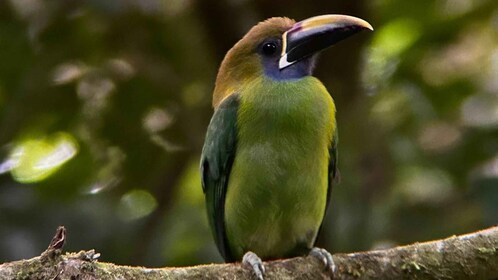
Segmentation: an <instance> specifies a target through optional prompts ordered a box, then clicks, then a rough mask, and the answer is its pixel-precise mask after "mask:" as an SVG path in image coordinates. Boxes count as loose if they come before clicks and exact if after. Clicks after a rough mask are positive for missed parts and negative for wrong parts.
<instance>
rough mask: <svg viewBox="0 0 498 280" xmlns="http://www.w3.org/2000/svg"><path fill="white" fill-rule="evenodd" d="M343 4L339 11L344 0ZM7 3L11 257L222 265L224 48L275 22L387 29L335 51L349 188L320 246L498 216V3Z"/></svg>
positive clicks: (0, 103) (0, 226) (4, 231)
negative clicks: (61, 249) (219, 92)
mask: <svg viewBox="0 0 498 280" xmlns="http://www.w3.org/2000/svg"><path fill="white" fill-rule="evenodd" d="M329 2H330V1H329ZM335 2H336V3H325V4H324V2H323V1H318V0H313V1H306V2H295V3H290V2H289V1H274V2H271V3H270V2H268V1H262V0H258V1H249V0H242V1H233V0H222V1H217V0H205V1H200V0H197V1H196V0H188V1H184V0H170V1H167V0H146V1H138V0H126V1H121V0H109V1H95V0H87V1H83V0H81V1H43V0H22V1H19V0H9V1H2V2H0V116H1V117H0V174H1V175H0V262H4V261H10V260H14V259H20V258H28V257H31V256H34V255H37V254H39V253H40V252H41V251H42V250H43V249H44V248H45V247H46V246H47V245H48V242H49V241H50V238H51V236H52V234H53V232H54V230H55V228H56V226H58V225H65V226H66V227H67V228H68V236H69V237H68V243H67V246H66V249H67V250H80V249H90V248H95V249H96V250H97V251H99V252H101V253H102V257H101V259H102V260H105V261H110V262H117V263H121V264H130V265H147V266H164V265H189V264H198V263H207V262H212V261H220V260H221V259H220V257H219V255H218V253H217V251H216V248H215V246H214V242H213V240H212V238H211V235H210V231H209V229H208V228H207V221H206V217H205V210H204V198H203V194H202V190H201V187H200V182H199V175H198V169H197V164H198V159H199V154H200V150H201V147H202V143H203V140H204V133H205V130H206V127H207V124H208V122H209V118H210V116H211V114H212V111H211V108H210V101H211V100H210V99H211V91H212V89H213V83H214V79H215V75H216V70H217V67H218V65H219V63H220V61H221V59H222V58H223V55H224V53H225V52H226V51H227V50H228V49H229V48H230V47H231V46H232V45H233V44H234V43H235V42H236V40H237V39H238V38H240V37H241V36H242V35H243V34H244V33H245V32H246V31H247V30H248V28H250V27H251V26H252V25H254V24H255V23H257V22H258V21H260V20H263V19H265V18H267V17H270V16H280V15H285V16H289V17H292V18H296V19H304V18H306V17H310V16H313V15H318V14H326V13H344V14H350V15H355V16H359V17H362V18H364V19H366V20H368V21H369V22H371V23H372V25H373V26H374V28H375V32H373V33H363V34H361V35H358V36H357V37H355V38H353V39H351V40H348V41H346V42H342V43H341V44H338V45H337V46H335V47H334V48H332V49H331V50H328V51H327V52H325V53H324V54H323V55H322V56H321V61H320V63H319V65H318V68H317V71H316V76H317V77H319V78H320V79H321V80H322V81H323V82H324V84H325V85H326V86H327V87H328V89H329V91H330V92H331V93H332V96H333V97H334V99H335V100H336V103H337V107H338V122H339V129H340V134H341V141H340V144H339V151H340V162H339V167H340V169H341V177H342V180H341V181H342V182H341V184H340V185H338V186H336V187H335V189H334V191H333V196H332V204H331V207H330V211H329V213H328V215H327V218H326V221H325V227H324V229H323V231H322V236H321V237H320V240H319V243H320V245H321V246H324V247H326V248H328V249H330V250H331V251H333V252H337V251H353V250H368V249H371V248H379V247H385V246H393V245H395V244H404V243H408V242H414V241H424V240H430V239H434V238H441V237H445V236H448V235H452V234H458V233H463V232H467V231H472V230H477V229H479V228H483V227H486V226H490V225H493V224H496V223H498V113H497V112H498V2H496V1H495V0H479V1H466V0H422V1H416V2H414V1H412V2H407V1H401V0H391V1H387V0H375V1H371V2H367V1H354V3H352V2H351V1H335Z"/></svg>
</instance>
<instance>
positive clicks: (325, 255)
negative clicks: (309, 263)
mask: <svg viewBox="0 0 498 280" xmlns="http://www.w3.org/2000/svg"><path fill="white" fill-rule="evenodd" d="M309 255H310V256H314V257H316V258H318V259H320V260H321V261H322V262H323V264H324V266H325V267H326V268H327V270H328V271H329V272H330V273H332V275H333V274H334V272H335V270H336V266H335V263H334V259H333V258H332V255H331V254H330V253H329V252H328V251H327V250H325V249H322V248H318V247H314V248H313V249H311V252H310V253H309Z"/></svg>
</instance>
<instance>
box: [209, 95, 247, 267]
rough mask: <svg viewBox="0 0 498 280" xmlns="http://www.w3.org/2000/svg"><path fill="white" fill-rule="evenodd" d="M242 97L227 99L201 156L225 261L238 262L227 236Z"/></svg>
mask: <svg viewBox="0 0 498 280" xmlns="http://www.w3.org/2000/svg"><path fill="white" fill-rule="evenodd" d="M238 107H239V97H238V95H237V94H232V95H231V96H229V97H227V98H226V99H225V100H224V101H223V102H222V103H221V104H220V106H219V107H218V109H217V110H216V111H215V112H214V115H213V117H212V118H211V122H210V123H209V126H208V130H207V134H206V140H205V142H204V147H203V149H202V156H201V176H202V189H203V191H204V194H205V197H206V206H207V214H208V218H209V224H210V226H211V231H212V232H213V236H214V239H215V241H216V245H217V246H218V250H219V251H220V253H221V255H222V256H223V258H224V259H225V261H234V260H233V257H232V254H231V252H230V248H229V246H228V241H227V237H226V232H225V195H226V192H227V186H228V180H229V177H230V172H231V169H232V164H233V160H234V158H235V149H236V143H237V109H238Z"/></svg>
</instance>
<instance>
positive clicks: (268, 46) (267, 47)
mask: <svg viewBox="0 0 498 280" xmlns="http://www.w3.org/2000/svg"><path fill="white" fill-rule="evenodd" d="M262 50H263V54H264V55H267V56H270V55H274V54H275V53H276V52H277V45H276V44H275V43H265V44H264V45H263V48H262Z"/></svg>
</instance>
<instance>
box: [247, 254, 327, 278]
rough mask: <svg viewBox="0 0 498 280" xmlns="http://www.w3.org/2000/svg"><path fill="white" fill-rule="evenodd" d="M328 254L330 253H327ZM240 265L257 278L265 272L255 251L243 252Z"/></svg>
mask: <svg viewBox="0 0 498 280" xmlns="http://www.w3.org/2000/svg"><path fill="white" fill-rule="evenodd" d="M329 255H330V254H329ZM242 265H243V266H245V267H248V268H249V269H250V270H252V272H253V273H254V275H256V277H257V278H258V280H263V276H264V274H265V267H264V265H263V262H262V261H261V259H260V258H259V257H258V255H256V254H255V253H253V252H251V251H248V252H247V253H245V254H244V257H243V258H242Z"/></svg>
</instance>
